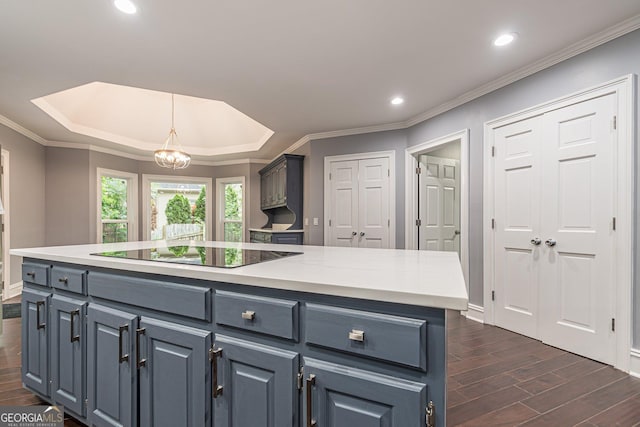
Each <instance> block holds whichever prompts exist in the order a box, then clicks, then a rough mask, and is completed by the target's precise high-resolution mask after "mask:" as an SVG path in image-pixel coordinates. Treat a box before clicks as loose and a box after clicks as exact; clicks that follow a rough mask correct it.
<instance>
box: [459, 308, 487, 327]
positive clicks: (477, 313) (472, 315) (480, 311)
mask: <svg viewBox="0 0 640 427" xmlns="http://www.w3.org/2000/svg"><path fill="white" fill-rule="evenodd" d="M462 315H463V316H465V317H466V318H467V319H469V320H473V321H476V322H479V323H484V307H481V306H479V305H475V304H469V310H467V311H463V312H462Z"/></svg>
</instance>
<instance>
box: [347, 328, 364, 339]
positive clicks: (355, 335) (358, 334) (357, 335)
mask: <svg viewBox="0 0 640 427" xmlns="http://www.w3.org/2000/svg"><path fill="white" fill-rule="evenodd" d="M349 339H350V340H351V341H359V342H364V331H360V330H358V329H352V330H351V332H349Z"/></svg>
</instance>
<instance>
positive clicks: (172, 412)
mask: <svg viewBox="0 0 640 427" xmlns="http://www.w3.org/2000/svg"><path fill="white" fill-rule="evenodd" d="M136 341H137V342H139V345H136V347H137V348H138V349H139V350H138V351H139V354H138V356H137V360H136V364H137V365H138V366H139V380H140V397H139V402H140V425H141V426H154V427H163V426H166V427H175V426H185V427H201V426H209V425H211V381H210V375H211V374H210V371H211V369H210V366H211V365H210V361H209V349H210V348H211V332H208V331H203V330H200V329H195V328H190V327H187V326H182V325H178V324H175V323H169V322H164V321H161V320H156V319H150V318H148V317H142V318H141V319H140V328H138V329H137V331H136ZM246 425H248V424H246Z"/></svg>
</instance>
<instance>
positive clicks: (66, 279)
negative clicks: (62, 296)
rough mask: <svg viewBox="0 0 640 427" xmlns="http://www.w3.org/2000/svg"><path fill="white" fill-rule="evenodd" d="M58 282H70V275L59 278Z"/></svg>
mask: <svg viewBox="0 0 640 427" xmlns="http://www.w3.org/2000/svg"><path fill="white" fill-rule="evenodd" d="M58 282H60V283H64V284H65V285H68V284H69V278H68V277H61V278H59V279H58Z"/></svg>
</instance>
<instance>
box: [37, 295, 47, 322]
mask: <svg viewBox="0 0 640 427" xmlns="http://www.w3.org/2000/svg"><path fill="white" fill-rule="evenodd" d="M44 303H45V302H44V301H36V329H44V328H45V327H46V326H47V323H46V322H42V323H40V307H44Z"/></svg>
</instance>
